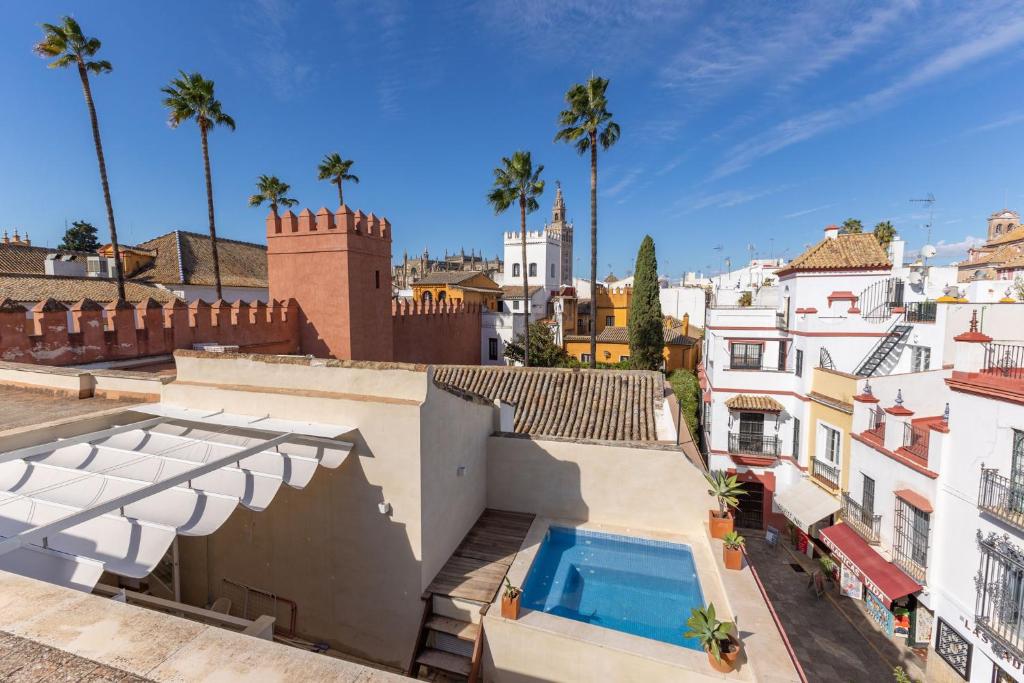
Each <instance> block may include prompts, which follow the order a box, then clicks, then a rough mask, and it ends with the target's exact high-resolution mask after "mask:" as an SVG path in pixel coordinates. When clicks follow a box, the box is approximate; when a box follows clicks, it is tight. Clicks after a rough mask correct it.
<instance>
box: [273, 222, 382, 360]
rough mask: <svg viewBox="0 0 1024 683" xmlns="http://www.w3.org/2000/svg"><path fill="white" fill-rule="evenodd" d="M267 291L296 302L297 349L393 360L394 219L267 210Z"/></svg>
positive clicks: (325, 355)
mask: <svg viewBox="0 0 1024 683" xmlns="http://www.w3.org/2000/svg"><path fill="white" fill-rule="evenodd" d="M267 278H268V280H269V283H270V297H271V299H275V300H287V299H295V301H296V302H297V303H298V305H299V349H300V352H301V353H304V354H311V355H313V356H317V357H320V358H340V359H351V360H378V361H390V360H392V358H393V356H394V340H393V331H392V322H391V224H390V223H388V221H387V219H384V218H377V217H376V216H374V215H373V214H372V213H371V214H370V215H369V216H367V215H366V214H364V213H363V212H362V211H356V212H355V213H353V212H352V210H351V209H349V208H348V207H347V206H345V205H344V204H343V205H342V206H341V207H340V208H339V209H338V210H337V212H335V213H333V214H332V213H331V212H330V211H328V210H327V209H324V208H322V209H320V210H319V211H317V213H316V215H314V214H313V213H312V212H311V211H310V210H309V209H303V211H302V213H300V214H299V215H298V216H296V215H295V214H294V213H292V212H291V211H289V212H288V213H286V214H284V215H283V216H278V217H275V216H274V215H273V214H270V215H269V216H267Z"/></svg>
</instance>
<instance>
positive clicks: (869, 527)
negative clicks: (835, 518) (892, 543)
mask: <svg viewBox="0 0 1024 683" xmlns="http://www.w3.org/2000/svg"><path fill="white" fill-rule="evenodd" d="M839 514H840V516H841V517H842V518H843V522H845V523H846V524H847V525H848V526H849V527H850V528H851V529H853V530H854V531H856V532H857V533H858V534H860V537H861V538H863V539H864V540H865V541H867V542H868V543H871V544H872V545H877V544H878V542H879V538H880V537H881V533H882V515H875V514H872V513H871V512H869V511H868V510H865V509H864V507H863V506H862V505H861V504H860V503H858V502H857V501H855V500H854V499H853V498H850V494H849V493H845V492H844V493H843V506H842V509H841V510H840V512H839Z"/></svg>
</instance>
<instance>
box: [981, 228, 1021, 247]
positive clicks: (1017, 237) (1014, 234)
mask: <svg viewBox="0 0 1024 683" xmlns="http://www.w3.org/2000/svg"><path fill="white" fill-rule="evenodd" d="M1022 241H1024V225H1022V226H1019V227H1016V228H1014V229H1013V230H1010V231H1009V232H1004V233H1003V234H1002V235H1000V236H999V237H993V238H992V239H990V240H989V241H988V242H985V246H986V247H994V246H996V245H999V244H1008V243H1010V242H1022Z"/></svg>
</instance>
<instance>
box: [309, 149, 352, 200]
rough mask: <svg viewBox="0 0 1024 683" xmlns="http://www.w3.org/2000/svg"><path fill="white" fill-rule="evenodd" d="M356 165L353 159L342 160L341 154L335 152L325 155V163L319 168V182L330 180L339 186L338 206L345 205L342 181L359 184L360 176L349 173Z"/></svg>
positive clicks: (321, 163) (322, 162)
mask: <svg viewBox="0 0 1024 683" xmlns="http://www.w3.org/2000/svg"><path fill="white" fill-rule="evenodd" d="M354 163H355V162H354V161H352V160H351V159H342V158H341V155H340V154H338V153H337V152H334V153H332V154H325V155H324V159H323V161H321V162H320V165H319V166H318V167H317V170H318V171H319V172H320V175H318V176H317V180H330V181H331V182H332V183H334V184H335V185H337V186H338V206H341V205H342V204H344V203H345V195H344V194H342V192H341V183H342V181H343V180H351V181H352V182H353V183H356V184H359V176H357V175H352V174H351V173H349V171H350V170H351V169H352V164H354Z"/></svg>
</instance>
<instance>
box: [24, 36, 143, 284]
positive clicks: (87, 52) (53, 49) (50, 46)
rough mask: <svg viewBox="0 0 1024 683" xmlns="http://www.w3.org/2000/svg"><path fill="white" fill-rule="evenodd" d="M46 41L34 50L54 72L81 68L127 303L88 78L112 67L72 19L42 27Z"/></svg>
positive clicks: (97, 43) (96, 42)
mask: <svg viewBox="0 0 1024 683" xmlns="http://www.w3.org/2000/svg"><path fill="white" fill-rule="evenodd" d="M42 28H43V39H42V40H40V41H39V42H38V43H36V44H35V47H34V48H33V50H34V51H35V53H36V54H37V55H39V56H40V57H43V58H45V59H51V58H53V61H52V62H50V63H49V65H48V66H49V67H50V68H51V69H63V68H65V67H68V66H71V65H72V64H74V65H75V67H77V68H78V77H79V79H81V81H82V92H83V93H85V106H86V107H87V108H88V109H89V122H90V123H91V124H92V141H93V144H94V145H95V146H96V160H97V161H98V162H99V166H100V183H101V185H102V186H103V201H104V202H105V203H106V205H107V225H108V226H109V227H110V246H111V248H112V249H113V251H114V263H116V264H117V270H116V273H117V298H118V300H120V301H124V299H125V295H124V273H122V272H121V271H122V268H121V247H120V245H118V243H117V225H116V224H115V223H114V204H113V202H112V201H111V200H110V184H109V183H108V182H107V163H106V161H105V160H104V159H103V143H102V142H101V141H100V124H99V120H98V119H97V118H96V105H95V104H94V103H93V101H92V88H91V87H90V86H89V74H90V73H93V74H103V73H109V72H110V71H111V70H112V69H113V67H111V66H110V62H108V61H106V60H105V59H104V60H92V59H89V58H90V57H92V56H94V55H95V54H96V53H97V52H99V49H100V41H99V39H97V38H87V37H85V35H84V34H83V33H82V27H81V26H79V25H78V22H77V21H75V20H74V19H72V18H71V17H63V18H61V20H60V24H43V27H42Z"/></svg>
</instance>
